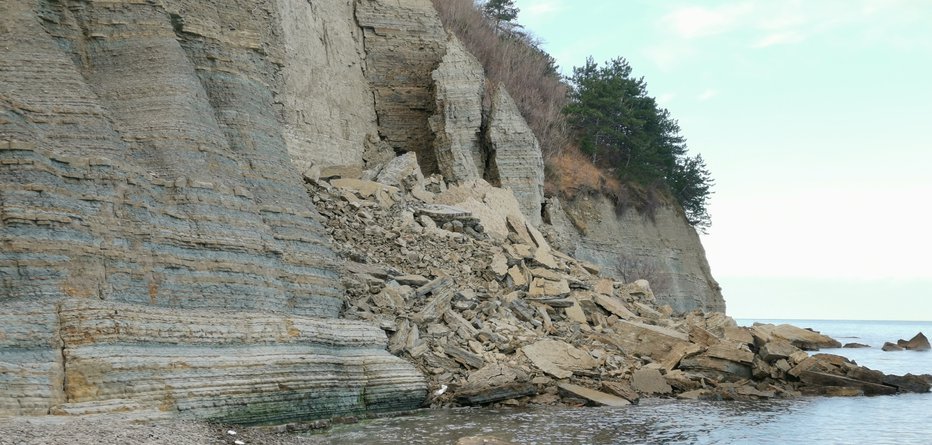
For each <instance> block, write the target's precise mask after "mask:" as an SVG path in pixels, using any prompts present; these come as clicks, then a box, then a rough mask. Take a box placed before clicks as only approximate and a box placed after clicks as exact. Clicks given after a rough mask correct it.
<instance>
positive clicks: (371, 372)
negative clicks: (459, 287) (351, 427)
mask: <svg viewBox="0 0 932 445" xmlns="http://www.w3.org/2000/svg"><path fill="white" fill-rule="evenodd" d="M315 4H316V5H317V6H316V7H311V6H310V4H308V3H307V2H304V1H300V0H281V1H277V2H273V1H258V2H256V1H234V2H230V1H222V2H221V1H185V0H169V1H163V2H136V1H126V2H120V1H115V2H84V1H51V0H34V1H23V2H19V1H17V2H3V5H2V11H0V34H2V36H0V41H2V42H3V43H2V54H3V57H0V246H2V253H0V304H2V311H0V312H2V315H0V317H2V322H0V326H2V332H0V371H2V372H0V376H2V377H0V415H2V414H44V413H48V412H54V411H56V410H64V411H68V410H69V409H78V410H80V409H81V408H80V407H89V408H88V409H90V410H91V411H93V410H94V409H98V408H94V406H97V407H99V406H108V405H120V404H121V402H120V401H125V400H130V401H133V402H134V403H141V404H142V406H143V407H144V408H150V409H159V410H162V411H170V412H179V413H180V414H182V415H190V416H197V417H211V418H219V419H227V420H233V421H242V422H271V421H282V420H289V419H295V418H302V417H305V418H306V417H314V416H320V415H321V414H326V415H334V414H339V413H351V412H360V411H364V410H381V409H388V408H406V407H414V406H417V405H418V404H419V403H420V401H421V400H422V398H423V396H424V392H425V386H424V382H423V379H422V377H421V376H420V375H419V374H418V373H417V372H416V371H415V370H414V369H413V368H412V367H411V366H409V365H407V364H406V363H404V362H403V361H401V360H400V359H397V358H395V357H393V356H390V355H389V354H388V353H387V352H385V350H384V335H381V332H380V331H378V329H376V328H371V327H368V326H365V325H361V324H358V323H350V322H346V323H343V322H341V323H335V322H334V321H333V319H334V318H335V317H336V316H337V315H338V313H339V310H340V307H341V305H342V298H343V289H342V285H341V284H340V282H339V279H338V278H339V271H340V268H341V267H342V266H341V263H340V261H339V260H338V259H337V257H336V256H335V255H334V254H333V253H332V251H331V249H330V245H329V241H328V239H327V238H326V236H325V233H324V232H323V230H322V227H321V225H320V224H319V223H318V221H317V219H316V218H317V214H316V211H315V210H314V208H313V205H312V203H311V201H310V199H309V198H308V196H307V192H306V190H305V188H304V185H303V182H302V179H301V178H300V175H299V170H300V168H296V166H295V164H293V163H292V157H293V158H294V159H295V160H296V163H297V164H299V165H300V164H302V163H304V162H305V160H306V159H307V158H313V157H326V156H329V155H328V154H327V153H326V152H318V150H319V147H322V146H326V145H328V144H329V143H330V142H331V141H337V146H336V147H334V146H330V147H329V148H328V149H329V150H335V151H339V150H340V148H339V144H343V145H345V146H347V147H349V146H352V147H354V149H355V150H356V151H355V152H352V153H349V154H347V155H346V157H347V159H351V158H352V159H355V158H356V157H357V154H356V153H359V152H360V148H361V147H360V144H359V141H358V139H360V138H361V134H362V133H365V132H366V131H368V130H370V129H372V115H373V114H374V112H372V111H371V110H372V109H371V107H370V108H369V110H370V111H368V112H366V111H363V112H359V111H354V110H352V107H347V108H345V109H344V108H343V107H330V106H323V107H319V106H318V105H317V104H316V102H315V101H316V100H317V98H315V97H308V96H306V95H305V94H306V92H308V91H310V92H313V91H317V92H318V93H321V94H322V96H323V97H331V98H332V97H333V96H334V95H337V96H339V94H335V93H334V94H330V93H326V92H322V90H323V88H322V85H323V84H322V83H320V80H319V79H315V78H313V76H311V75H308V76H305V75H304V74H306V72H305V73H302V70H306V71H313V67H318V68H319V69H320V70H321V72H322V73H326V72H328V70H329V71H330V72H337V71H335V70H337V69H338V68H339V67H340V64H341V63H342V62H341V61H340V58H341V57H343V56H346V55H347V54H349V55H350V56H351V55H352V54H353V51H355V50H354V49H353V48H354V47H353V46H352V45H350V46H349V47H341V46H340V45H337V44H334V43H333V42H335V41H339V40H341V39H342V40H346V41H348V42H350V43H352V42H353V39H352V35H353V32H354V31H351V28H348V29H336V28H342V26H336V28H335V29H334V30H332V31H330V30H328V29H327V28H326V26H325V23H326V24H330V23H331V22H330V21H328V20H326V18H327V17H329V15H326V14H325V15H324V16H323V17H318V18H317V21H314V20H311V21H310V22H303V23H298V22H299V21H301V20H299V16H300V15H301V14H303V15H304V16H305V17H307V16H308V15H313V14H314V11H313V9H314V8H322V9H325V10H327V11H328V13H327V14H336V15H341V17H342V21H338V22H336V23H349V22H350V20H352V17H351V16H350V15H348V14H350V13H351V5H350V4H349V3H348V2H345V1H331V2H323V3H320V2H315ZM308 8H311V9H310V10H309V9H308ZM283 14H294V15H295V16H294V17H287V18H286V17H283ZM321 39H322V40H321ZM328 39H329V40H328ZM318 40H321V41H322V42H324V43H323V46H325V47H327V48H329V49H330V50H332V52H333V54H334V56H333V59H330V60H329V61H328V60H327V59H326V58H323V57H322V56H323V55H321V54H316V53H315V55H314V57H311V56H310V54H311V53H312V52H313V51H312V49H311V48H313V47H314V45H315V44H317V45H319V43H317V42H316V41H318ZM341 48H342V49H341ZM302 54H303V56H307V57H303V56H302ZM346 57H349V56H346ZM294 64H300V65H301V66H295V65H294ZM305 64H307V65H305ZM344 71H345V75H343V74H341V77H342V78H345V79H347V80H348V81H349V82H352V81H353V79H361V71H360V69H359V66H358V63H357V65H355V66H348V67H346V69H345V70H342V69H341V70H339V72H340V73H344ZM347 88H352V86H351V85H350V86H347ZM364 96H365V95H364V94H363V95H360V98H358V100H362V98H364ZM355 100H357V99H351V100H350V102H352V101H355ZM325 102H326V100H325ZM363 102H364V101H363ZM315 107H316V108H315ZM283 108H285V110H284V112H283V110H282V109H283ZM324 111H326V112H324ZM307 113H314V114H315V116H307V115H306V114H307ZM302 115H303V117H302ZM324 117H330V118H333V119H334V122H336V121H340V122H345V125H337V126H335V128H330V127H329V126H328V125H325V124H323V123H322V125H320V126H317V127H315V126H313V125H311V126H305V125H303V124H302V123H303V122H304V121H305V120H307V119H319V118H324ZM354 122H362V125H359V126H357V125H356V123H354ZM350 127H352V131H347V132H344V131H343V129H346V128H350ZM296 129H297V130H296ZM308 141H313V143H311V142H308ZM309 376H313V377H309ZM76 406H77V407H78V408H75V407H76Z"/></svg>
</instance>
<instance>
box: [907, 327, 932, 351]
mask: <svg viewBox="0 0 932 445" xmlns="http://www.w3.org/2000/svg"><path fill="white" fill-rule="evenodd" d="M904 347H905V348H906V349H909V350H911V351H928V350H930V349H932V346H930V345H929V339H928V338H926V336H925V335H923V333H922V332H920V333H918V334H916V336H915V337H913V338H911V339H910V340H909V341H908V342H906V346H904Z"/></svg>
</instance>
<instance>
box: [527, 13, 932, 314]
mask: <svg viewBox="0 0 932 445" xmlns="http://www.w3.org/2000/svg"><path fill="white" fill-rule="evenodd" d="M515 3H516V5H517V6H518V7H519V8H520V9H521V12H520V13H519V15H518V22H519V23H521V24H522V25H524V26H525V28H526V29H527V30H529V31H531V32H532V33H534V34H535V35H537V36H538V37H539V38H540V39H541V40H542V41H543V42H544V48H545V49H546V50H547V51H548V52H549V53H550V54H552V55H553V56H554V57H555V58H556V59H557V62H558V63H559V64H560V66H561V68H562V69H563V71H564V72H565V73H569V72H570V71H571V68H572V67H573V66H578V65H581V64H582V63H583V62H584V61H585V59H586V57H587V56H589V55H592V56H593V57H594V58H595V60H596V61H597V62H602V61H605V60H608V59H611V58H613V57H616V56H623V57H625V58H626V59H628V61H629V62H630V64H631V66H632V67H633V68H634V74H635V75H636V76H644V78H645V81H646V82H647V86H648V89H649V92H650V94H651V95H652V96H654V97H657V98H658V100H659V101H660V103H661V105H663V106H664V107H666V108H668V109H669V110H670V112H671V113H672V115H673V117H674V118H676V119H678V120H679V123H680V126H681V128H682V134H683V135H684V136H685V137H686V139H687V141H688V145H689V150H690V152H691V153H701V154H702V156H703V157H704V158H705V159H706V162H707V164H708V166H709V168H710V170H711V171H712V175H713V177H714V178H715V181H716V186H715V189H714V190H715V194H714V195H713V196H712V201H711V206H710V211H711V214H712V228H711V230H710V233H709V234H708V235H705V236H703V243H704V245H705V248H706V251H707V254H708V257H709V262H710V264H711V267H712V273H713V275H714V276H715V277H716V278H717V279H718V280H719V282H720V283H721V285H722V287H723V290H724V294H725V299H726V302H727V305H728V312H729V314H730V315H732V316H734V317H737V318H810V319H817V318H828V319H892V320H897V319H899V320H932V261H929V259H928V257H929V256H930V255H932V235H930V230H932V227H930V226H932V224H930V216H932V210H930V208H929V205H930V204H929V201H930V198H932V172H930V169H932V138H930V135H929V131H930V130H932V86H930V82H932V1H927V0H900V1H897V0H804V1H800V0H750V1H691V2H690V1H675V0H670V1H656V0H627V1H621V0H584V1H581V0H516V2H515Z"/></svg>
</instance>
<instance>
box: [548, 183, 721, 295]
mask: <svg viewBox="0 0 932 445" xmlns="http://www.w3.org/2000/svg"><path fill="white" fill-rule="evenodd" d="M544 215H545V217H546V218H547V220H548V222H549V223H550V225H549V226H547V227H548V228H550V229H551V230H552V234H553V235H554V238H556V241H557V244H558V245H559V246H560V247H561V248H563V249H565V250H566V251H568V252H569V253H571V254H574V255H575V256H576V257H577V258H579V259H582V260H586V261H591V262H593V263H596V264H599V265H601V266H603V267H604V268H606V270H605V272H606V273H608V274H614V275H615V276H618V277H620V278H624V279H626V281H630V280H635V279H639V278H645V279H648V280H649V281H650V282H651V288H652V290H653V291H654V294H655V295H656V297H657V299H658V301H659V303H661V304H669V305H670V306H671V307H672V308H673V310H674V311H675V312H677V313H684V312H688V311H691V310H693V309H702V310H704V311H706V312H711V311H716V312H724V311H725V301H724V299H723V298H722V292H721V288H720V287H719V285H718V283H717V282H716V281H715V279H714V278H712V273H711V271H710V269H709V263H708V261H707V260H706V257H705V250H704V249H703V247H702V243H701V241H700V240H699V236H698V234H696V230H695V229H693V227H692V226H690V225H689V223H688V222H687V221H686V218H685V217H684V216H683V214H682V211H680V210H678V209H676V208H674V207H670V206H661V207H659V208H658V209H656V211H655V213H654V216H653V218H651V217H650V216H648V215H646V214H642V213H639V212H638V211H637V210H635V209H628V210H626V211H624V212H623V213H622V214H620V215H619V214H618V213H617V212H616V209H615V205H614V204H613V203H612V202H611V201H610V200H609V199H608V198H606V197H604V196H602V195H600V194H592V195H586V194H581V195H579V196H577V198H576V199H574V200H572V201H569V202H564V203H561V202H560V201H559V200H558V199H554V198H551V199H549V200H548V201H547V203H546V205H545V211H544Z"/></svg>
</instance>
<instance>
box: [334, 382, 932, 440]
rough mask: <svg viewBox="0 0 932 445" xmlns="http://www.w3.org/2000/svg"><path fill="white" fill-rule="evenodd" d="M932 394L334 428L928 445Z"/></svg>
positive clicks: (473, 412)
mask: <svg viewBox="0 0 932 445" xmlns="http://www.w3.org/2000/svg"><path fill="white" fill-rule="evenodd" d="M930 412H932V395H929V394H921V395H920V394H908V395H900V396H888V397H858V398H824V397H813V398H801V399H795V400H776V401H764V402H709V401H677V400H663V399H651V400H644V401H642V402H641V404H640V405H635V406H629V407H624V408H535V409H522V410H494V409H455V410H435V411H424V412H421V413H419V414H416V415H412V416H407V417H400V418H391V419H377V420H372V421H367V422H363V423H360V424H356V425H347V426H341V427H336V428H334V429H333V430H331V431H330V432H329V433H327V442H328V443H333V444H363V443H365V444H447V443H455V442H456V440H457V439H459V438H461V437H465V436H473V435H482V436H490V437H495V438H498V439H502V440H507V441H513V442H515V443H520V444H641V443H644V444H647V443H651V444H652V443H688V444H740V443H748V444H786V443H826V444H827V443H872V444H928V443H930V442H932V435H930V433H929V432H928V430H927V428H926V426H927V422H928V414H929V413H930Z"/></svg>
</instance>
